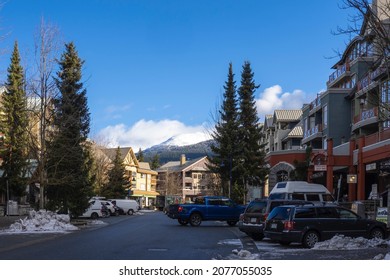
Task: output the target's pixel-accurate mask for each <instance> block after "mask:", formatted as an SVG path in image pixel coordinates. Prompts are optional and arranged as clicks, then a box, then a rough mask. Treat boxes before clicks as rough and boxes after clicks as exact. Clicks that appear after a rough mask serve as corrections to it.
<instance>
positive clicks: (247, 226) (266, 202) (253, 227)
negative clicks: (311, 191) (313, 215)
mask: <svg viewBox="0 0 390 280" xmlns="http://www.w3.org/2000/svg"><path fill="white" fill-rule="evenodd" d="M308 203H309V202H307V201H300V200H285V199H275V200H270V199H258V198H257V199H254V200H252V201H251V202H250V203H249V204H248V206H247V207H246V208H245V211H244V213H242V214H241V215H240V220H239V221H238V228H239V229H240V231H242V232H245V233H246V234H247V235H248V236H250V237H252V238H253V239H254V240H257V241H260V240H262V239H263V238H264V232H263V230H264V224H265V220H266V219H267V216H268V214H269V213H270V212H271V211H272V209H274V208H275V207H277V206H280V205H303V204H308Z"/></svg>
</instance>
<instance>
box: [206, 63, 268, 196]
mask: <svg viewBox="0 0 390 280" xmlns="http://www.w3.org/2000/svg"><path fill="white" fill-rule="evenodd" d="M257 88H259V86H258V85H256V83H255V80H254V73H253V71H252V69H251V65H250V62H248V61H246V62H245V63H244V64H243V66H242V71H241V84H240V86H239V87H238V88H237V86H236V81H235V78H234V73H233V66H232V64H231V63H230V64H229V70H228V75H227V81H226V82H225V85H224V94H223V101H222V105H221V108H220V109H219V110H218V112H217V117H216V120H215V121H216V125H215V129H214V131H213V132H212V137H213V139H214V141H215V143H214V144H213V145H212V147H211V149H212V151H213V153H214V156H213V157H212V158H210V165H209V168H210V170H211V171H212V172H214V173H216V174H218V175H219V177H220V179H221V184H222V192H223V195H225V196H230V197H231V198H232V199H234V200H235V201H237V202H243V203H245V202H246V193H247V191H248V186H258V187H259V186H262V185H263V182H264V180H265V176H266V174H267V173H268V170H267V168H266V163H265V152H264V149H263V148H264V147H263V146H262V145H261V144H260V140H261V130H260V127H259V118H258V116H257V109H256V102H255V91H256V89H257Z"/></svg>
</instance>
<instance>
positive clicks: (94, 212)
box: [80, 200, 103, 219]
mask: <svg viewBox="0 0 390 280" xmlns="http://www.w3.org/2000/svg"><path fill="white" fill-rule="evenodd" d="M80 217H84V218H92V219H97V218H101V217H103V213H102V204H101V202H100V201H97V200H90V201H89V207H88V209H87V210H85V212H84V213H83V214H82V215H81V216H80Z"/></svg>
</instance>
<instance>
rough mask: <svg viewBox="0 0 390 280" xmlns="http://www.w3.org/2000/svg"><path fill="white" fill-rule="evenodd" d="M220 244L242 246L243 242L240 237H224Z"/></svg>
mask: <svg viewBox="0 0 390 280" xmlns="http://www.w3.org/2000/svg"><path fill="white" fill-rule="evenodd" d="M218 245H233V246H242V243H241V240H240V239H224V240H221V241H219V242H218Z"/></svg>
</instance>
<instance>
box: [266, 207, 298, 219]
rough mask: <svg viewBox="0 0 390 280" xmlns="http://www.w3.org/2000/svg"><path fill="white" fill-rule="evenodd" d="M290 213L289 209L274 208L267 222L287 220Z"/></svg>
mask: <svg viewBox="0 0 390 280" xmlns="http://www.w3.org/2000/svg"><path fill="white" fill-rule="evenodd" d="M291 211H292V208H291V207H276V208H274V210H272V211H271V213H269V215H268V218H267V220H288V219H289V217H290V214H291Z"/></svg>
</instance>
